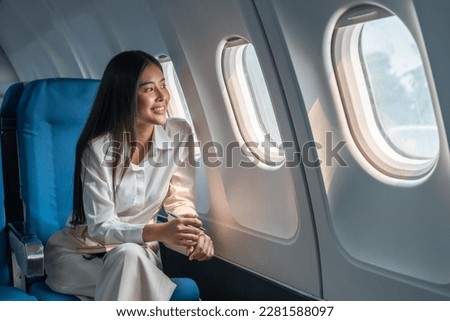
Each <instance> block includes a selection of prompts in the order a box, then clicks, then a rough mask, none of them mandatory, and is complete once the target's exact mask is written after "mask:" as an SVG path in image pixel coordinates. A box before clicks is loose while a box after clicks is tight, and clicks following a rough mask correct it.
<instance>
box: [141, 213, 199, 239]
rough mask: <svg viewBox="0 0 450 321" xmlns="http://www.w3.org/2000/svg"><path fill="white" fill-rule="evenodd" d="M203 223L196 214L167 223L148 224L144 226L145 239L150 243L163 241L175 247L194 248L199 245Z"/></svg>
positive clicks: (186, 215)
mask: <svg viewBox="0 0 450 321" xmlns="http://www.w3.org/2000/svg"><path fill="white" fill-rule="evenodd" d="M201 225H202V223H201V221H200V220H199V219H198V218H197V215H195V214H184V215H183V216H180V217H179V218H176V219H173V220H169V221H168V222H166V223H156V224H147V225H145V226H144V231H143V239H144V241H145V242H148V241H162V242H166V243H170V244H174V245H181V246H186V247H192V246H195V245H196V244H197V241H198V239H199V236H200V234H202V233H203V232H202V231H201V230H200V229H199V227H200V226H201Z"/></svg>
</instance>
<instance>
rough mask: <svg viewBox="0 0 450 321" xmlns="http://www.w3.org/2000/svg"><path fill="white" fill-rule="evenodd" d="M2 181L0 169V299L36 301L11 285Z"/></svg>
mask: <svg viewBox="0 0 450 321" xmlns="http://www.w3.org/2000/svg"><path fill="white" fill-rule="evenodd" d="M0 157H1V155H0ZM2 183H3V175H2V171H0V301H36V298H35V297H34V296H31V295H28V294H27V293H26V292H25V291H22V290H21V289H18V288H15V287H14V286H13V285H12V280H11V277H10V269H9V263H8V262H9V260H8V255H9V250H8V242H7V228H6V218H5V211H4V207H3V201H4V197H3V184H2Z"/></svg>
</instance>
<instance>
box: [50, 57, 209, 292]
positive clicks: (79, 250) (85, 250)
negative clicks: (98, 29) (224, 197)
mask: <svg viewBox="0 0 450 321" xmlns="http://www.w3.org/2000/svg"><path fill="white" fill-rule="evenodd" d="M169 99H170V96H169V92H168V90H167V88H166V84H165V79H164V75H163V71H162V67H161V65H160V63H159V62H158V60H157V59H155V58H154V57H152V56H151V55H149V54H147V53H144V52H142V51H127V52H123V53H120V54H118V55H117V56H115V57H114V58H113V59H112V60H111V61H110V62H109V64H108V65H107V67H106V69H105V72H104V74H103V77H102V80H101V82H100V86H99V89H98V93H97V96H96V98H95V101H94V103H93V107H92V111H91V114H90V116H89V118H88V120H87V123H86V126H85V128H84V130H83V132H82V134H81V136H80V138H79V141H78V145H77V152H76V163H75V180H74V209H73V213H72V215H71V217H70V220H69V221H68V224H67V227H66V228H64V229H63V230H61V231H59V232H57V233H55V234H54V235H53V236H52V237H51V238H50V240H49V241H48V243H47V245H46V250H45V251H46V253H45V258H46V260H45V268H46V272H47V284H48V285H49V286H50V288H51V289H53V290H54V291H57V292H61V293H65V294H71V295H77V296H79V297H87V298H93V299H95V300H169V299H170V298H171V295H172V293H173V291H174V289H175V287H176V285H175V284H174V283H172V282H171V280H170V279H169V278H168V277H167V276H166V275H165V274H164V273H163V272H162V266H161V260H160V258H159V256H158V249H159V247H158V245H159V243H158V242H159V241H162V242H165V243H166V244H169V245H176V246H182V247H185V249H186V253H187V254H188V255H189V259H191V260H200V261H201V260H208V259H210V258H211V257H212V256H213V255H214V247H213V243H212V241H211V239H210V237H209V236H207V235H206V234H205V233H204V232H203V230H202V229H201V222H200V220H199V219H198V215H197V213H196V211H195V206H194V199H193V187H194V176H195V172H194V171H195V168H194V167H193V166H192V165H193V164H192V162H191V161H190V160H192V159H193V146H192V144H190V143H192V131H191V128H190V126H189V125H188V124H187V123H186V122H185V121H184V120H181V119H171V118H169V119H167V117H166V112H167V105H168V102H169ZM162 207H164V209H165V210H166V211H168V212H172V213H175V214H177V215H178V218H174V219H170V220H169V221H168V222H166V223H156V222H155V220H156V215H157V213H158V212H159V211H160V209H161V208H162Z"/></svg>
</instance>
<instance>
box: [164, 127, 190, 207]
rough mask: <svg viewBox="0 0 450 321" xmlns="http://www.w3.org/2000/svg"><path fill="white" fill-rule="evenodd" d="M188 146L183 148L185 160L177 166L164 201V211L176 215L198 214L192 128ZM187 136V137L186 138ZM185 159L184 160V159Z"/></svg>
mask: <svg viewBox="0 0 450 321" xmlns="http://www.w3.org/2000/svg"><path fill="white" fill-rule="evenodd" d="M186 136H187V141H188V142H189V143H188V144H187V146H184V147H181V149H183V151H181V152H180V154H182V155H184V160H183V161H182V162H181V163H180V164H179V165H178V166H177V168H176V170H175V172H174V174H173V175H172V178H171V179H170V183H169V190H168V192H167V196H166V199H165V200H164V209H165V210H167V211H169V212H173V213H175V214H179V215H181V214H197V211H196V210H195V196H194V186H195V148H194V140H193V135H192V131H191V129H190V127H188V132H187V135H186ZM186 136H185V137H186ZM182 159H183V158H182Z"/></svg>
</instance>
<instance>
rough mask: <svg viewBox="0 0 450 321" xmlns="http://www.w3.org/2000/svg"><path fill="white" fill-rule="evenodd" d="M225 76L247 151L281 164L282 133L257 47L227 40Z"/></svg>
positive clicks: (264, 159)
mask: <svg viewBox="0 0 450 321" xmlns="http://www.w3.org/2000/svg"><path fill="white" fill-rule="evenodd" d="M222 75H223V77H224V81H225V85H226V90H227V94H228V97H229V99H230V102H231V106H232V109H233V113H234V116H235V118H236V122H237V125H238V127H239V131H240V134H241V136H242V138H243V140H244V141H245V143H246V145H247V147H248V149H249V150H250V151H251V152H252V153H253V155H254V156H255V157H256V158H257V159H258V160H260V161H262V162H264V163H266V164H267V165H279V164H281V163H282V162H283V161H284V153H283V150H282V148H281V146H282V140H281V135H280V130H279V128H278V124H277V120H276V117H275V112H274V109H273V106H272V100H271V98H270V94H269V91H268V89H267V84H266V82H265V78H264V75H263V71H262V69H261V66H260V64H259V60H258V56H257V54H256V51H255V48H254V46H253V45H252V44H251V43H249V42H247V41H246V40H244V39H242V38H235V39H233V40H231V41H228V42H227V44H226V45H225V47H224V49H223V52H222Z"/></svg>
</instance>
